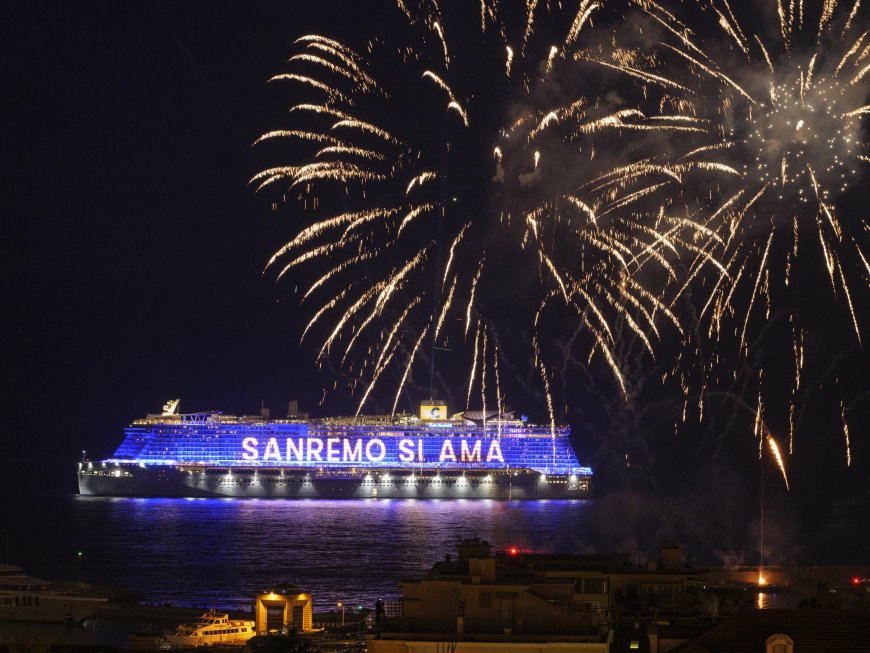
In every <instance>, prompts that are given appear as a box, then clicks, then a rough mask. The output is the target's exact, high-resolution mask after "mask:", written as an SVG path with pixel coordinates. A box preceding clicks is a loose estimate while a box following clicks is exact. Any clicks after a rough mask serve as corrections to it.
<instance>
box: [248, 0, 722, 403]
mask: <svg viewBox="0 0 870 653" xmlns="http://www.w3.org/2000/svg"><path fill="white" fill-rule="evenodd" d="M454 4H457V3H454ZM458 4H461V5H463V6H462V7H461V8H454V9H452V10H451V11H455V12H456V13H445V12H443V11H442V9H441V7H440V6H439V5H438V3H437V2H434V1H428V2H427V1H421V2H401V1H400V2H398V4H397V9H398V11H397V12H395V13H396V15H394V16H392V17H391V20H392V22H391V23H390V24H391V25H393V27H391V29H390V33H389V34H388V35H385V36H379V37H377V38H372V39H371V40H370V41H368V42H367V43H365V44H346V43H342V42H339V41H337V40H334V39H332V38H329V37H327V36H320V35H307V36H303V37H301V38H299V39H298V40H297V41H296V42H295V44H294V53H293V55H292V56H291V57H290V59H289V61H288V64H287V66H288V71H287V72H285V73H282V74H280V75H277V76H276V77H275V78H274V79H273V81H274V82H276V83H284V84H287V85H290V87H291V88H292V97H293V104H292V106H291V107H290V114H289V119H288V122H289V123H290V124H289V128H288V129H276V130H274V131H270V132H268V133H266V134H264V135H263V136H262V137H261V138H260V139H259V141H258V147H260V148H268V147H272V148H273V151H274V152H275V153H276V157H277V158H278V160H279V164H278V165H276V166H274V167H270V168H267V169H265V170H263V171H262V172H261V173H259V174H258V175H257V176H255V178H254V180H253V183H254V184H255V185H256V186H257V188H258V190H260V191H262V192H267V191H268V192H277V193H281V194H282V199H284V200H286V202H287V203H288V204H291V205H292V206H293V207H294V212H295V214H296V215H303V216H304V217H303V218H302V220H301V226H300V228H299V230H298V232H297V233H296V234H295V236H294V237H293V238H292V239H291V240H290V241H289V242H288V243H287V244H286V245H285V246H284V247H282V248H281V249H280V250H279V251H278V252H277V253H276V254H275V256H274V257H273V258H272V260H271V261H270V262H269V268H268V269H269V270H275V271H276V274H277V276H278V278H284V277H287V276H288V275H290V274H294V275H295V274H296V273H297V270H299V271H300V274H299V276H298V277H296V278H303V279H306V280H307V281H306V287H304V288H303V289H302V290H301V291H300V295H301V297H302V300H303V302H304V303H305V304H306V305H310V306H311V309H310V315H311V317H310V320H309V322H308V324H307V326H306V327H305V331H304V335H305V336H307V335H308V334H312V337H317V338H319V345H318V348H319V354H318V356H319V358H320V359H321V360H327V359H331V360H335V361H337V362H338V363H339V364H340V365H343V366H344V367H345V370H346V373H347V375H348V378H349V379H351V380H350V381H349V384H350V387H351V390H352V391H354V392H356V394H357V396H358V397H359V407H360V409H362V408H363V406H364V405H365V404H366V402H367V401H369V399H370V398H371V396H372V392H373V390H374V388H375V387H377V386H378V385H379V384H381V383H382V382H383V381H384V380H385V379H387V378H389V379H390V382H391V383H392V385H393V388H394V394H393V399H392V409H393V411H395V410H396V408H397V405H398V402H399V399H400V396H401V392H402V389H403V388H404V387H406V386H407V385H409V384H410V383H412V382H413V378H414V371H415V363H422V362H428V363H429V366H430V368H429V369H430V375H427V376H430V377H431V378H434V376H435V375H434V367H432V357H433V356H434V354H435V352H436V351H440V350H442V349H448V350H451V351H450V354H449V356H448V355H447V354H445V355H444V357H445V358H447V357H449V358H450V359H451V360H450V361H444V363H441V362H439V369H441V367H442V366H443V367H445V368H447V369H450V370H451V371H452V372H457V371H458V370H460V369H462V370H465V375H466V379H467V381H466V388H465V390H466V392H465V393H464V394H465V400H466V404H470V403H471V402H472V401H473V400H475V401H479V402H480V403H481V404H482V405H483V407H484V408H485V407H486V406H487V405H489V406H493V405H494V404H497V406H496V407H497V408H502V407H503V403H504V400H505V391H504V389H503V388H502V387H501V384H502V383H503V381H504V376H505V375H504V371H503V370H502V373H501V374H500V373H499V367H498V365H499V361H500V360H505V351H508V350H509V351H511V352H521V353H520V354H519V356H521V357H522V356H525V357H526V358H527V359H528V360H531V361H533V367H534V369H535V370H536V373H537V374H539V375H540V381H541V385H542V386H543V387H544V388H546V395H547V402H546V403H547V406H548V411H549V413H550V416H551V418H554V417H555V416H554V410H555V409H554V403H553V399H552V396H551V393H550V387H551V383H550V381H551V376H552V372H551V371H550V367H549V366H548V362H547V360H548V358H547V357H548V344H549V343H548V340H549V338H551V337H554V336H557V335H558V334H559V330H560V329H561V330H562V331H564V332H567V331H575V332H576V331H578V330H579V331H582V332H583V335H584V339H585V340H587V341H588V342H589V343H591V347H590V349H591V351H589V352H588V357H589V358H590V359H591V358H592V357H593V356H595V355H600V357H601V360H602V361H603V362H604V363H605V364H606V365H607V367H608V368H609V369H610V371H611V373H612V375H613V377H614V378H615V379H616V380H617V384H618V386H619V387H620V388H621V391H622V393H623V394H625V395H627V394H628V392H629V391H628V389H627V386H626V380H625V378H624V375H623V372H622V371H621V369H620V364H619V361H618V360H617V359H616V357H615V356H614V354H613V351H612V348H613V345H614V340H615V335H614V332H613V329H612V326H611V325H612V323H613V322H614V321H618V322H619V323H620V324H622V325H624V326H625V327H626V328H627V329H628V330H629V331H630V332H631V333H633V334H634V335H635V336H636V337H637V338H639V339H640V340H641V341H642V342H643V344H644V347H645V348H646V349H647V350H648V352H649V353H652V352H653V349H654V343H655V341H656V340H657V339H658V338H659V329H660V328H662V324H667V325H669V326H670V327H672V328H674V329H675V330H676V331H679V329H680V326H679V324H678V320H677V318H676V315H675V314H674V312H673V311H672V309H671V307H670V305H671V303H672V302H673V301H675V297H676V294H677V293H678V292H679V291H680V289H681V288H682V287H684V285H683V284H684V279H683V278H682V276H681V273H680V271H679V270H678V266H677V263H676V262H677V261H678V260H679V258H680V257H681V256H685V253H686V252H690V253H691V252H695V253H697V256H698V257H699V260H702V261H705V262H707V261H709V260H710V259H711V255H710V253H709V251H708V250H709V249H710V248H711V247H707V249H705V248H704V247H701V246H698V245H697V244H695V243H696V241H697V240H698V239H699V238H700V237H702V236H703V234H707V235H708V237H709V238H711V239H714V240H716V241H717V242H718V241H720V240H721V237H720V236H719V235H718V234H716V233H714V232H712V231H711V230H710V229H708V228H707V227H705V226H704V225H703V224H701V223H699V222H698V221H697V220H695V219H694V217H692V216H687V215H685V214H681V213H675V212H673V211H671V210H670V208H669V207H668V206H664V205H662V206H661V207H660V209H659V210H658V211H656V212H655V213H654V215H652V216H650V215H649V214H648V212H647V209H646V206H645V205H644V206H643V209H642V210H635V208H634V207H635V206H638V205H640V204H641V203H642V200H643V199H644V198H645V197H646V195H648V194H650V193H654V192H655V191H656V190H658V187H657V186H655V185H652V186H646V187H643V188H639V189H637V190H635V191H633V192H630V193H622V192H621V191H622V190H624V189H625V187H626V184H625V183H624V182H625V181H626V180H627V179H630V178H635V177H639V176H643V175H645V174H649V172H650V170H656V171H660V172H662V173H663V174H665V175H666V176H667V177H670V178H679V176H680V174H681V173H683V172H685V171H686V170H689V169H691V168H692V167H693V166H694V165H696V164H695V162H691V161H690V162H687V163H679V164H675V165H670V166H663V165H659V164H654V163H650V162H643V163H640V164H631V165H630V166H628V167H627V168H625V169H612V170H610V171H609V172H608V173H607V174H605V175H602V176H600V177H599V178H598V179H596V180H595V181H592V179H591V177H590V175H589V170H591V169H593V167H592V166H590V162H592V161H594V160H595V157H596V151H597V148H598V147H600V146H599V145H596V143H595V139H596V138H601V137H602V135H603V134H604V133H605V132H612V131H613V130H615V129H647V128H651V129H656V130H659V131H662V132H666V131H668V130H670V131H673V130H685V131H687V132H695V131H700V130H703V129H706V126H702V125H700V124H699V121H697V120H694V119H691V118H689V117H686V116H683V115H674V116H672V117H670V118H669V119H667V120H663V121H660V122H658V123H655V122H653V123H645V122H643V121H641V120H639V119H638V118H639V116H638V115H637V113H636V112H631V111H629V112H625V111H621V110H620V111H612V112H609V111H608V110H607V107H606V106H605V104H604V103H602V102H600V101H598V100H595V99H594V98H592V96H590V95H588V94H587V93H585V91H586V90H587V89H586V87H585V85H584V84H583V79H582V74H583V69H584V68H586V67H588V61H586V60H585V59H583V58H582V57H580V56H578V55H579V53H580V51H579V49H578V43H579V41H580V37H581V35H582V33H583V31H584V30H587V29H589V26H590V21H591V19H592V17H593V16H594V15H595V13H596V12H597V11H598V10H599V9H600V3H597V2H592V1H590V0H581V1H580V2H578V3H575V4H574V5H573V6H571V7H568V6H567V5H566V6H564V7H563V6H562V5H561V4H558V3H538V2H535V1H531V0H530V1H528V2H526V3H498V2H494V1H486V0H485V1H483V2H481V4H480V5H479V6H477V7H474V11H473V12H470V9H471V7H470V3H458ZM396 18H399V20H396ZM735 174H737V173H736V172H735ZM542 333H547V334H548V338H542V336H541V334H542ZM314 334H317V335H316V336H314ZM522 352H526V353H522ZM550 353H552V352H550ZM418 375H419V371H418ZM417 385H419V386H422V385H424V384H420V383H417ZM478 398H479V399H478Z"/></svg>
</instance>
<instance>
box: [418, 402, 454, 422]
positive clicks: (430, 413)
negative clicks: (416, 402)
mask: <svg viewBox="0 0 870 653" xmlns="http://www.w3.org/2000/svg"><path fill="white" fill-rule="evenodd" d="M420 419H450V415H448V414H447V404H442V403H440V402H439V403H428V404H421V405H420Z"/></svg>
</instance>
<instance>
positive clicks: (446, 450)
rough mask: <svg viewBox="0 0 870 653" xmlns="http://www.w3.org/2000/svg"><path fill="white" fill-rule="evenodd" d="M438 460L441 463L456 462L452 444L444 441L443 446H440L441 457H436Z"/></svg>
mask: <svg viewBox="0 0 870 653" xmlns="http://www.w3.org/2000/svg"><path fill="white" fill-rule="evenodd" d="M438 460H439V461H440V462H442V463H443V462H446V461H448V460H452V461H453V462H456V454H455V453H454V452H453V443H452V442H450V440H444V444H442V445H441V455H440V456H438Z"/></svg>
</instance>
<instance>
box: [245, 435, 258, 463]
mask: <svg viewBox="0 0 870 653" xmlns="http://www.w3.org/2000/svg"><path fill="white" fill-rule="evenodd" d="M242 449H244V450H245V453H243V454H242V458H244V459H245V460H256V459H257V438H245V439H244V440H242Z"/></svg>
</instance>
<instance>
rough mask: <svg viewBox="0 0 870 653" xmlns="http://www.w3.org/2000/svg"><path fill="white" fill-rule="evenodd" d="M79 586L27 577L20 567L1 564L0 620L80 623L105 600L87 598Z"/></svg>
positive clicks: (103, 598) (106, 600) (93, 597)
mask: <svg viewBox="0 0 870 653" xmlns="http://www.w3.org/2000/svg"><path fill="white" fill-rule="evenodd" d="M83 587H84V586H83V585H81V584H79V583H73V584H69V583H67V584H59V583H50V582H49V581H47V580H42V579H41V578H35V577H33V576H28V575H27V574H25V573H24V570H22V569H21V567H16V566H14V565H7V564H0V621H38V622H43V623H81V622H82V621H84V620H85V619H87V618H88V617H89V616H91V615H92V614H93V613H94V612H95V611H96V610H97V608H99V607H100V606H102V605H105V604H106V603H107V602H108V599H107V598H105V597H98V596H88V595H87V594H85V593H84V592H83Z"/></svg>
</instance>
